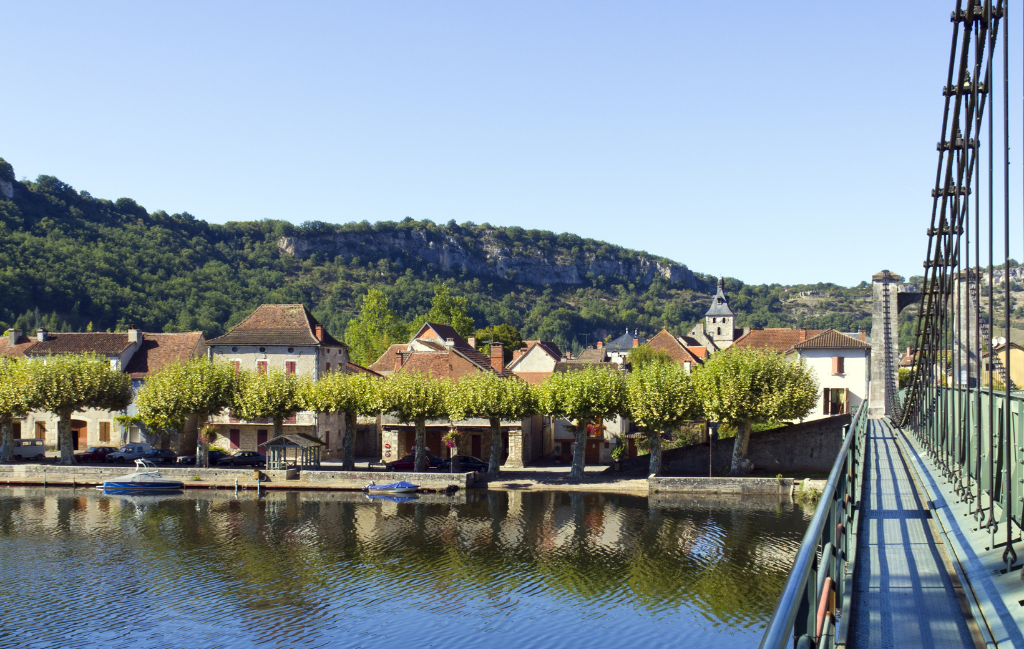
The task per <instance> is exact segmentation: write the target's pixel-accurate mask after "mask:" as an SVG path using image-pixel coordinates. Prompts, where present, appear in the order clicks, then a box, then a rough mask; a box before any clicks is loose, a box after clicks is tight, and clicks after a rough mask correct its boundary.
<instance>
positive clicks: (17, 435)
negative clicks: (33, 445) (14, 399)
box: [14, 422, 21, 439]
mask: <svg viewBox="0 0 1024 649" xmlns="http://www.w3.org/2000/svg"><path fill="white" fill-rule="evenodd" d="M14 439H21V424H20V423H19V422H14Z"/></svg>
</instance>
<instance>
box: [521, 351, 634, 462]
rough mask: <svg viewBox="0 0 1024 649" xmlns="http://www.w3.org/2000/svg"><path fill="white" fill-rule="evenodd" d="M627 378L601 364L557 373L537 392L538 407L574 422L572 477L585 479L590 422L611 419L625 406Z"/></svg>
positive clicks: (549, 413)
mask: <svg viewBox="0 0 1024 649" xmlns="http://www.w3.org/2000/svg"><path fill="white" fill-rule="evenodd" d="M625 393H626V391H625V381H624V380H623V377H622V374H620V373H619V372H618V371H616V370H612V369H605V368H599V367H592V366H590V367H587V368H585V369H579V370H570V371H568V372H556V373H555V374H552V375H551V377H550V378H548V379H547V380H546V381H544V383H542V384H541V385H540V387H539V388H538V391H537V406H538V410H539V411H540V412H541V413H542V414H545V415H549V416H552V417H565V418H567V419H570V420H572V421H574V422H575V426H576V444H575V446H574V447H573V451H572V470H571V471H570V472H569V475H570V477H573V478H582V477H583V467H584V458H585V455H584V453H585V450H586V449H585V446H586V437H587V424H588V423H590V422H594V423H599V422H601V421H603V420H605V419H612V418H614V417H615V416H616V415H619V414H621V413H622V412H623V409H624V407H625V396H626V394H625Z"/></svg>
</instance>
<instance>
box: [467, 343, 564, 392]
mask: <svg viewBox="0 0 1024 649" xmlns="http://www.w3.org/2000/svg"><path fill="white" fill-rule="evenodd" d="M472 342H473V341H472V340H471V341H470V343H471V344H472ZM561 360H563V358H562V352H561V350H560V349H559V348H558V345H556V344H555V343H553V342H551V341H549V340H524V341H523V348H522V349H519V350H517V351H514V352H512V360H511V362H509V363H508V365H506V366H505V371H506V372H512V373H513V374H515V375H516V376H518V377H519V378H521V379H523V380H524V381H526V382H527V383H529V384H530V385H540V384H541V383H543V382H544V380H545V379H547V378H548V377H549V376H551V373H552V372H553V371H554V370H555V364H556V363H558V362H560V361H561Z"/></svg>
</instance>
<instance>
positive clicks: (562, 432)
mask: <svg viewBox="0 0 1024 649" xmlns="http://www.w3.org/2000/svg"><path fill="white" fill-rule="evenodd" d="M588 366H593V367H600V368H603V369H605V370H607V371H609V372H621V371H624V370H623V369H622V366H621V365H620V364H619V363H612V362H604V363H588V362H585V361H584V362H581V361H578V360H577V361H568V362H560V363H558V364H557V365H556V366H555V372H573V371H577V370H582V369H584V368H586V367H588ZM545 419H547V420H548V421H546V422H544V427H543V432H544V454H545V455H546V456H548V457H550V458H552V459H554V460H556V461H559V462H564V463H566V464H568V463H570V462H572V455H573V451H574V450H575V446H576V433H575V431H574V422H572V421H570V420H568V419H562V418H555V417H547V418H545ZM596 423H597V422H591V424H592V428H591V429H588V434H587V441H586V448H585V449H584V460H585V462H586V464H588V465H597V464H611V463H612V449H613V448H614V445H613V442H614V441H615V440H616V439H617V438H623V437H624V436H625V435H627V434H629V432H630V428H631V422H630V420H628V419H626V418H624V417H622V416H621V415H617V416H616V417H615V418H614V419H605V420H603V421H601V422H600V426H599V427H597V426H593V424H596ZM634 454H635V451H634Z"/></svg>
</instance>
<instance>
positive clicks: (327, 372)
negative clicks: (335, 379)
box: [324, 363, 331, 374]
mask: <svg viewBox="0 0 1024 649" xmlns="http://www.w3.org/2000/svg"><path fill="white" fill-rule="evenodd" d="M330 373H331V364H330V363H327V367H326V368H325V369H324V374H330Z"/></svg>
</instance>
